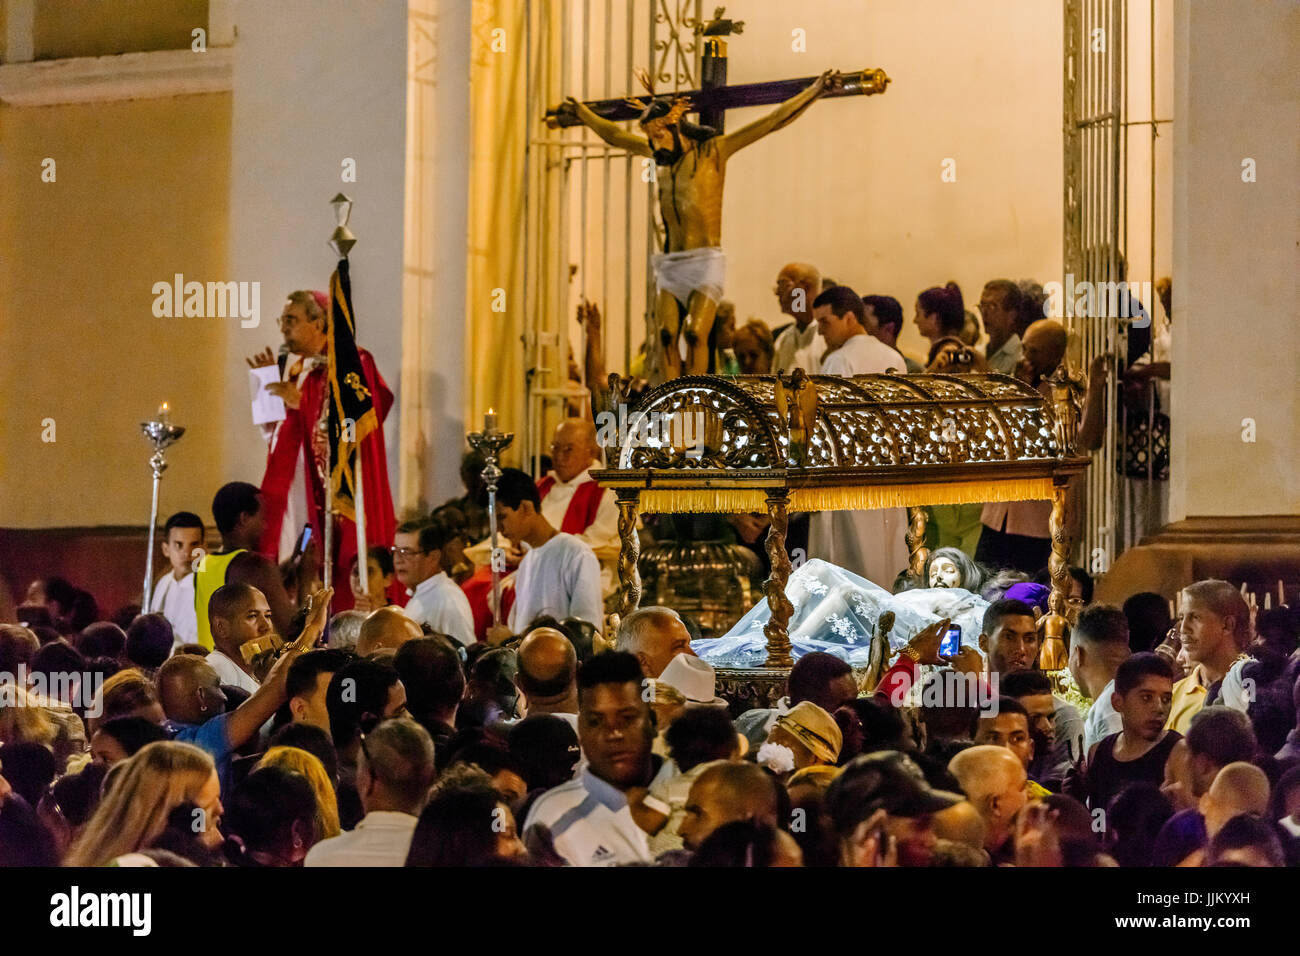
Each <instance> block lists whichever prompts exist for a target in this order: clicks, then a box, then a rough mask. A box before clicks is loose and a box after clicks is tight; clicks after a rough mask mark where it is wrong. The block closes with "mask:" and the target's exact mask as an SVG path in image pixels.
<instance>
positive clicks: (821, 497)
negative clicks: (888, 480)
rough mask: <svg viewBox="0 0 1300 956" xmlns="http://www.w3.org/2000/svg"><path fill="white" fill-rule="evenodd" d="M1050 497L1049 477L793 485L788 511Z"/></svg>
mask: <svg viewBox="0 0 1300 956" xmlns="http://www.w3.org/2000/svg"><path fill="white" fill-rule="evenodd" d="M1051 497H1052V479H1051V478H1017V479H1013V480H1010V481H961V482H945V483H944V484H910V485H875V486H868V487H865V488H852V487H840V488H833V487H832V488H796V489H794V490H792V491H791V492H790V510H791V511H845V510H857V509H872V508H913V507H917V506H920V505H969V504H982V503H984V502H986V501H1033V500H1042V499H1046V500H1050V499H1051Z"/></svg>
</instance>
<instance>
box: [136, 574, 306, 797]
mask: <svg viewBox="0 0 1300 956" xmlns="http://www.w3.org/2000/svg"><path fill="white" fill-rule="evenodd" d="M331 594H332V591H329V590H327V591H322V592H320V593H318V594H316V595H315V596H314V597H313V599H312V608H313V610H312V613H311V615H310V617H309V618H308V620H307V623H306V625H305V626H304V627H303V631H302V634H301V635H300V636H299V638H298V640H297V641H295V642H294V643H292V644H287V645H285V648H284V650H283V652H282V653H281V654H280V657H279V659H278V660H277V661H276V662H275V664H274V666H272V668H271V672H270V673H269V674H267V675H266V680H264V681H262V685H261V686H260V687H259V688H258V689H257V690H256V691H255V692H254V693H253V695H252V696H251V697H249V698H248V699H247V700H246V701H244V702H243V703H242V704H240V705H239V706H238V707H237V708H235V709H234V710H232V711H229V712H227V711H226V695H225V692H224V691H223V690H222V689H221V679H220V678H219V677H218V676H217V672H216V671H215V670H213V669H212V665H210V664H209V663H208V662H207V661H205V660H204V659H203V658H201V657H199V656H197V655H194V654H177V655H176V656H174V657H171V658H168V659H167V660H166V661H165V662H164V663H163V666H162V667H161V668H159V670H158V696H159V697H160V698H161V699H162V705H163V712H164V713H165V714H166V715H167V722H166V724H165V725H164V726H166V728H167V729H168V730H169V731H170V732H171V733H172V735H173V739H174V740H179V741H182V742H183V743H189V744H194V745H195V746H196V747H199V748H201V749H203V750H205V751H207V752H208V753H209V754H210V755H211V756H212V760H213V762H214V763H215V764H216V765H217V776H218V778H220V780H221V791H222V793H223V795H224V794H227V793H229V789H228V783H229V774H230V761H231V756H232V755H233V754H234V753H235V751H237V750H239V748H240V747H242V746H244V744H246V743H248V742H249V741H250V740H252V739H253V738H254V737H255V736H257V732H258V730H260V729H261V727H262V725H263V724H265V723H266V722H267V721H268V720H270V719H271V717H273V716H274V715H275V712H276V711H277V710H279V709H280V707H281V705H283V704H284V703H285V701H286V700H288V692H287V689H286V680H287V678H288V675H289V665H290V664H292V663H293V662H294V660H296V659H297V657H298V656H299V655H300V654H301V653H302V652H303V651H305V650H307V649H309V648H310V647H311V646H312V645H313V644H315V642H316V638H317V637H319V636H320V633H321V630H322V629H323V628H324V623H325V618H326V616H327V615H328V613H329V598H330V596H331Z"/></svg>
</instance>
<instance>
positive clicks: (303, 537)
mask: <svg viewBox="0 0 1300 956" xmlns="http://www.w3.org/2000/svg"><path fill="white" fill-rule="evenodd" d="M310 540H311V525H309V524H305V525H303V526H302V534H300V535H299V536H298V546H297V547H296V548H294V549H293V553H294V555H299V554H302V553H303V552H304V551H305V550H307V542H308V541H310Z"/></svg>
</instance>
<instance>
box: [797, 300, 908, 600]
mask: <svg viewBox="0 0 1300 956" xmlns="http://www.w3.org/2000/svg"><path fill="white" fill-rule="evenodd" d="M813 317H814V319H816V321H817V327H818V331H819V332H820V333H821V336H822V338H823V339H825V341H826V345H827V347H828V348H829V349H830V351H829V352H828V353H827V354H826V357H825V358H823V359H822V362H821V374H822V375H873V374H878V373H881V372H887V371H889V370H890V369H895V370H897V371H900V372H903V371H906V369H907V365H906V362H905V361H904V359H903V356H902V355H901V354H899V352H898V351H897V350H895V349H892V348H890V347H889V346H888V345H886V344H885V343H884V342H881V341H880V340H879V339H878V338H876V337H875V336H874V335H869V334H867V331H868V330H867V327H866V323H867V321H868V320H867V318H866V309H865V308H864V307H863V305H862V299H861V298H859V297H858V295H857V293H856V292H854V291H853V290H852V289H850V288H848V287H847V286H842V285H841V286H832V287H831V288H830V289H827V290H826V291H825V292H823V293H822V294H821V295H819V296H818V297H817V298H816V299H815V300H814V302H813ZM906 533H907V511H906V510H905V509H903V508H879V509H875V510H872V511H822V512H818V513H817V514H814V515H813V517H812V524H811V528H810V531H809V535H808V554H809V557H815V558H823V559H825V560H826V561H829V562H830V563H831V564H835V565H838V566H839V567H842V568H846V569H847V570H849V571H852V572H853V573H854V574H856V575H858V576H860V577H864V578H866V579H867V580H868V581H874V582H875V583H877V584H879V585H880V586H881V587H883V588H885V589H886V590H889V589H892V587H893V584H894V579H895V578H896V577H897V576H898V572H899V571H902V570H903V569H905V568H906V567H907V563H908V550H907V539H906Z"/></svg>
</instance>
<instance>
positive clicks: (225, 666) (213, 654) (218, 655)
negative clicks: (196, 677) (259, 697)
mask: <svg viewBox="0 0 1300 956" xmlns="http://www.w3.org/2000/svg"><path fill="white" fill-rule="evenodd" d="M203 659H204V660H205V661H207V662H208V664H210V665H211V666H212V669H213V670H214V671H216V672H217V676H218V677H220V678H221V683H223V684H229V685H230V686H231V687H238V688H239V689H240V690H246V691H248V692H249V693H250V694H252V693H254V692H255V691H256V690H257V688H258V687H260V686H261V685H260V684H259V683H258V682H257V681H256V680H254V679H253V678H252V677H251V676H249V675H248V674H246V673H245V672H244V670H243V669H242V668H241V667H240V666H239V665H238V664H236V663H235V662H234V661H232V660H231V659H230V658H229V657H227V656H226V655H225V654H223V653H222V652H221V651H218V650H212V651H209V652H208V656H207V657H205V658H203Z"/></svg>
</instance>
